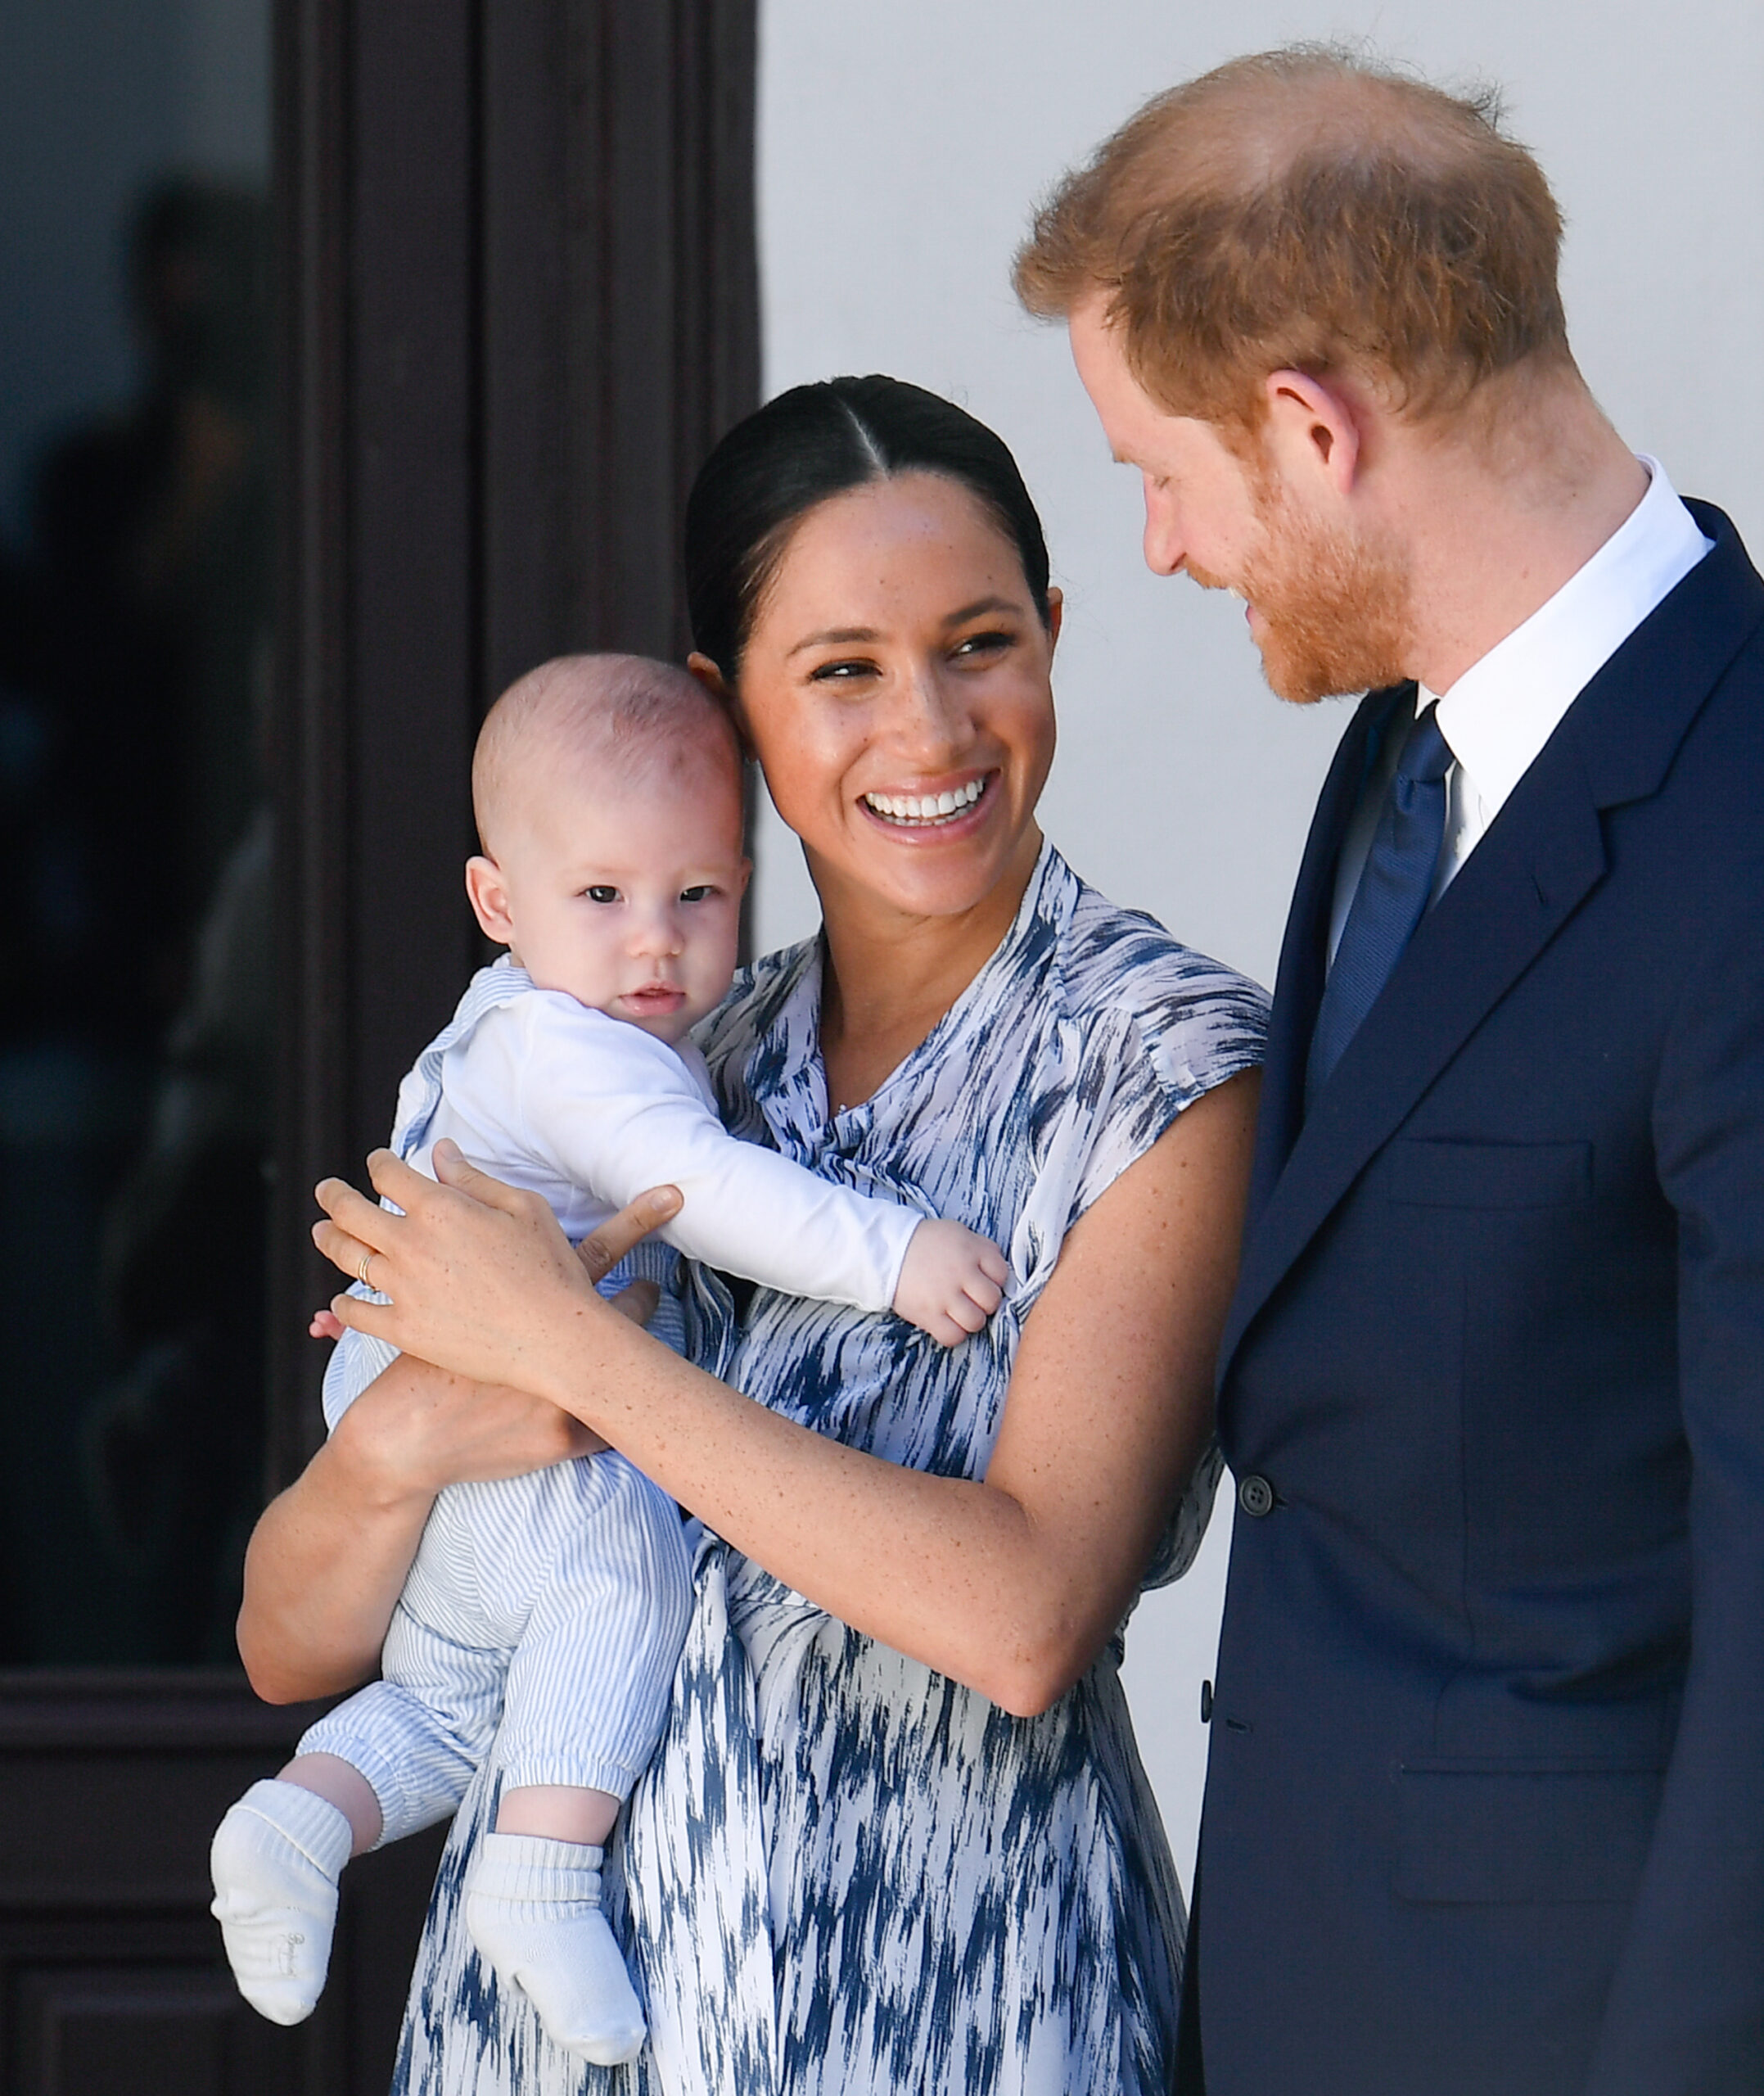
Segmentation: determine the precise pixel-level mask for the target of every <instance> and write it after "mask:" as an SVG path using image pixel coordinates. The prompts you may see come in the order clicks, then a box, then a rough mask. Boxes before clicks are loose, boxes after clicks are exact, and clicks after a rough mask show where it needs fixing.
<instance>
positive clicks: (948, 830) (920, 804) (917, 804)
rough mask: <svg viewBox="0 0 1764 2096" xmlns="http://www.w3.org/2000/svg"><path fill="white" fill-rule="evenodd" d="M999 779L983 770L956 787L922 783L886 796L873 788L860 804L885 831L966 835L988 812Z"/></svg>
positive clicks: (991, 772)
mask: <svg viewBox="0 0 1764 2096" xmlns="http://www.w3.org/2000/svg"><path fill="white" fill-rule="evenodd" d="M998 776H999V774H998V773H997V772H996V771H982V772H976V773H972V774H971V775H969V776H968V777H967V778H966V779H963V780H962V782H961V783H960V784H959V785H955V786H950V785H948V784H945V783H943V782H942V781H925V782H923V783H921V784H918V785H917V786H915V787H914V788H898V789H896V790H895V791H893V792H891V793H878V792H877V791H875V790H874V789H871V790H869V791H868V792H865V793H860V794H859V797H858V800H859V806H861V807H862V808H863V809H864V811H865V812H866V813H867V814H868V815H872V816H873V817H874V819H875V820H877V822H879V823H881V824H882V825H883V827H884V828H886V829H891V830H900V831H905V832H907V833H914V832H920V833H923V832H927V831H928V832H932V833H936V835H937V836H939V837H941V838H951V837H959V836H966V835H967V834H968V832H969V831H970V830H972V829H978V828H979V827H980V825H981V823H982V822H983V821H984V820H986V816H987V815H988V814H989V813H990V808H991V805H992V803H990V802H989V799H988V796H989V793H990V788H991V787H992V784H993V783H994V781H995V779H997V778H998Z"/></svg>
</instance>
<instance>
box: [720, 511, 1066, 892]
mask: <svg viewBox="0 0 1764 2096" xmlns="http://www.w3.org/2000/svg"><path fill="white" fill-rule="evenodd" d="M1049 594H1050V597H1051V599H1052V609H1053V618H1052V621H1051V623H1052V630H1051V631H1050V630H1049V627H1048V626H1044V625H1043V624H1042V622H1041V619H1040V616H1039V614H1038V612H1037V609H1036V607H1035V602H1034V600H1033V599H1032V598H1031V594H1030V591H1029V585H1028V582H1027V580H1026V578H1025V576H1024V574H1023V569H1022V561H1021V560H1020V559H1019V558H1018V556H1017V549H1016V548H1015V546H1014V545H1013V544H1012V543H1011V541H1010V540H1009V539H1008V537H1006V535H1004V532H1003V531H1001V530H1000V529H999V526H998V525H997V523H995V522H994V520H993V518H992V517H991V515H990V513H989V512H988V511H987V510H986V508H985V507H984V506H983V505H982V504H981V503H980V502H979V501H978V500H977V499H976V498H975V497H974V496H973V495H972V494H970V493H969V491H968V489H967V488H965V487H964V486H962V485H961V483H960V482H959V481H954V480H950V479H945V477H942V476H941V475H939V474H935V473H927V472H915V473H904V474H901V475H900V476H899V477H896V478H894V479H891V480H887V481H873V482H871V483H869V484H868V485H867V486H864V487H861V488H855V489H853V490H850V492H849V493H847V494H844V495H834V496H831V497H829V498H828V500H826V501H825V502H823V503H821V504H819V505H818V506H817V507H816V508H814V509H811V510H810V511H809V512H808V513H807V514H806V515H805V517H803V518H802V519H801V522H799V523H798V524H797V525H796V528H795V530H794V531H793V532H792V535H791V537H790V540H789V542H788V544H787V546H786V548H785V549H784V553H783V559H782V561H781V562H780V563H779V565H778V571H777V572H776V574H775V575H774V576H773V578H772V580H771V583H770V585H769V588H768V589H767V590H766V591H765V595H764V597H763V599H761V602H760V608H759V611H758V614H757V616H756V619H755V621H754V625H753V630H752V632H751V635H750V636H749V639H748V642H747V649H746V652H745V653H744V654H743V655H742V663H741V673H740V679H739V690H738V693H737V695H736V708H737V713H738V718H739V720H740V721H741V724H742V728H743V730H744V731H745V732H746V734H747V736H748V738H749V739H750V740H751V743H752V746H753V748H754V751H755V752H756V755H757V756H758V757H759V760H760V764H761V766H763V767H764V769H765V780H766V784H767V786H768V788H769V789H770V792H771V795H772V798H773V801H774V802H775V803H776V805H777V808H778V813H779V814H780V815H782V816H783V819H784V820H785V821H786V822H787V823H788V824H789V825H790V827H791V828H792V829H793V830H795V831H796V834H797V835H798V836H799V837H800V838H801V839H802V842H803V847H804V849H805V851H806V852H807V854H808V860H809V869H810V873H811V874H813V875H814V883H815V886H816V887H817V888H818V889H819V891H820V894H821V899H822V902H823V906H824V907H827V908H829V909H832V908H835V907H837V906H838V905H839V903H840V902H841V901H852V902H855V901H858V900H859V897H862V898H864V899H867V900H868V901H872V902H882V903H883V904H885V905H888V906H892V907H893V908H895V909H896V910H900V911H901V912H903V913H905V914H906V915H912V916H919V917H925V916H931V917H941V916H949V915H955V914H957V913H959V912H961V911H963V910H972V908H974V907H975V906H977V904H979V903H981V901H983V900H984V899H985V898H986V897H987V896H989V895H990V894H991V893H992V892H993V890H994V889H995V888H997V887H998V886H999V883H1000V882H1002V881H1004V880H1006V879H1013V878H1014V879H1017V881H1019V882H1020V881H1021V880H1022V879H1024V878H1026V874H1027V871H1028V868H1029V866H1030V865H1032V863H1033V861H1034V856H1035V852H1036V851H1038V850H1039V848H1040V833H1039V832H1038V831H1037V829H1035V819H1034V818H1035V802H1036V801H1037V800H1038V799H1039V798H1040V793H1041V788H1042V786H1043V784H1044V783H1045V781H1046V779H1047V775H1048V767H1049V765H1050V764H1051V763H1052V762H1053V690H1052V687H1051V685H1050V683H1049V671H1050V668H1051V666H1052V662H1053V641H1054V637H1055V635H1057V633H1058V623H1059V601H1058V592H1057V591H1056V592H1050V593H1049Z"/></svg>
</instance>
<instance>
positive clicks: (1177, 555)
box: [1141, 479, 1188, 575]
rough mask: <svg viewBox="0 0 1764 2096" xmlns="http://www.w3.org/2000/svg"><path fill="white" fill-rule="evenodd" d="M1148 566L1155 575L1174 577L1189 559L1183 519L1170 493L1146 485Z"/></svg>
mask: <svg viewBox="0 0 1764 2096" xmlns="http://www.w3.org/2000/svg"><path fill="white" fill-rule="evenodd" d="M1141 543H1142V544H1143V546H1144V553H1145V564H1146V566H1147V567H1148V568H1150V570H1151V571H1152V572H1153V575H1175V574H1176V573H1177V572H1179V571H1180V568H1181V567H1182V563H1183V561H1184V558H1186V557H1187V553H1188V546H1187V544H1186V542H1185V540H1184V534H1183V531H1182V520H1181V518H1180V516H1179V515H1178V513H1177V510H1176V505H1175V503H1174V502H1173V501H1172V500H1171V498H1170V496H1169V495H1168V493H1167V492H1166V490H1163V489H1162V488H1158V487H1156V486H1153V483H1152V481H1150V480H1149V479H1148V480H1147V481H1146V482H1145V535H1144V540H1142V542H1141Z"/></svg>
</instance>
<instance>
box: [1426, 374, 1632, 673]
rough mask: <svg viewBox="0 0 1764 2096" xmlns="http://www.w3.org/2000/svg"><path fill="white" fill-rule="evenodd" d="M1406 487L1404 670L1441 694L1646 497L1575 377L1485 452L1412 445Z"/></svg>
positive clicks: (1508, 426)
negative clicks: (1407, 640)
mask: <svg viewBox="0 0 1764 2096" xmlns="http://www.w3.org/2000/svg"><path fill="white" fill-rule="evenodd" d="M1405 478H1406V481H1407V482H1408V485H1407V486H1406V487H1405V490H1404V507H1405V510H1406V511H1407V512H1408V514H1407V516H1406V517H1405V520H1404V521H1405V526H1407V529H1408V531H1409V534H1410V544H1411V545H1412V546H1413V548H1414V613H1413V627H1412V636H1413V637H1412V645H1411V652H1410V671H1411V673H1412V674H1413V675H1414V676H1415V677H1417V678H1418V679H1419V681H1420V682H1421V683H1423V684H1425V685H1426V686H1427V687H1428V689H1429V690H1430V691H1433V692H1437V693H1445V692H1447V691H1449V690H1450V689H1451V687H1452V685H1453V684H1455V683H1456V682H1457V680H1458V679H1459V677H1461V676H1462V675H1464V671H1466V670H1468V669H1469V668H1470V667H1471V666H1473V664H1475V663H1477V662H1480V661H1481V660H1482V657H1483V656H1485V655H1486V654H1487V653H1488V652H1489V650H1490V649H1491V648H1494V647H1496V646H1498V644H1500V642H1501V641H1503V640H1505V639H1506V637H1507V635H1509V633H1512V632H1514V630H1516V629H1517V628H1518V627H1519V626H1523V624H1524V623H1525V621H1527V619H1528V618H1530V617H1532V614H1533V612H1536V611H1538V610H1540V609H1541V608H1542V607H1543V606H1544V605H1545V604H1546V603H1549V601H1550V599H1551V598H1552V597H1554V595H1555V594H1556V592H1557V591H1558V590H1559V589H1561V588H1562V587H1563V585H1564V584H1565V583H1567V582H1568V581H1569V580H1572V577H1573V576H1576V575H1577V574H1578V573H1579V572H1580V571H1581V568H1583V567H1585V566H1586V562H1588V561H1590V559H1591V558H1592V557H1593V555H1594V554H1595V553H1597V552H1598V550H1599V548H1600V547H1601V546H1602V545H1604V544H1605V542H1606V540H1608V539H1609V538H1610V537H1611V536H1612V535H1613V533H1615V532H1616V531H1618V530H1619V529H1620V528H1621V527H1622V525H1623V524H1624V522H1626V520H1627V519H1628V517H1630V516H1631V514H1632V513H1633V512H1634V510H1635V506H1636V504H1638V503H1640V500H1641V499H1642V497H1643V496H1644V495H1645V494H1646V493H1647V490H1648V475H1647V470H1646V468H1644V467H1643V466H1642V465H1641V464H1640V462H1639V461H1638V460H1637V459H1636V458H1635V456H1634V455H1633V454H1631V451H1630V450H1629V449H1628V448H1627V446H1626V445H1625V444H1624V443H1623V441H1622V439H1621V438H1620V437H1619V436H1617V432H1616V431H1614V430H1613V428H1612V427H1611V426H1610V424H1609V423H1608V422H1607V421H1606V420H1605V418H1604V416H1603V415H1602V414H1601V413H1599V409H1598V407H1597V405H1596V404H1595V402H1594V401H1593V400H1592V399H1591V397H1590V395H1588V394H1587V393H1586V391H1585V389H1584V387H1582V386H1581V385H1580V383H1579V382H1578V380H1577V379H1576V380H1575V381H1574V382H1572V385H1568V384H1564V385H1563V386H1561V387H1560V388H1555V389H1552V390H1551V391H1550V395H1549V396H1548V397H1547V398H1539V399H1535V400H1532V402H1531V403H1529V404H1528V405H1527V411H1526V412H1525V413H1523V415H1518V416H1515V417H1514V418H1512V419H1511V420H1510V421H1509V422H1507V423H1505V426H1504V427H1503V428H1502V430H1501V432H1500V436H1499V438H1498V439H1497V440H1495V441H1493V442H1485V443H1481V444H1478V445H1468V444H1463V443H1458V442H1446V443H1443V444H1429V445H1422V446H1420V447H1419V449H1418V450H1417V453H1416V455H1415V458H1414V461H1413V463H1412V469H1411V471H1410V473H1409V474H1408V475H1407V476H1405Z"/></svg>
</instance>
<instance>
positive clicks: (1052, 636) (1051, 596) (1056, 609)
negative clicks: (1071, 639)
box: [1048, 583, 1066, 654]
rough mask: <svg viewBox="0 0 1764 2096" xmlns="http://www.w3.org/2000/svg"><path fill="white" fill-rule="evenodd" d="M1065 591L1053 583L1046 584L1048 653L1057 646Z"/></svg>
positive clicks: (1064, 607) (1063, 619) (1063, 609)
mask: <svg viewBox="0 0 1764 2096" xmlns="http://www.w3.org/2000/svg"><path fill="white" fill-rule="evenodd" d="M1065 618H1066V592H1065V591H1064V590H1063V589H1059V588H1058V587H1057V586H1056V585H1054V584H1053V583H1049V585H1048V653H1049V654H1051V653H1053V650H1054V649H1055V648H1058V646H1059V630H1060V627H1061V626H1062V625H1063V624H1064V623H1065Z"/></svg>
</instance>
